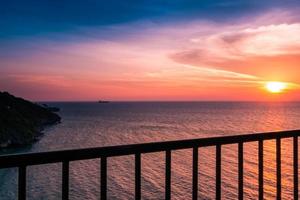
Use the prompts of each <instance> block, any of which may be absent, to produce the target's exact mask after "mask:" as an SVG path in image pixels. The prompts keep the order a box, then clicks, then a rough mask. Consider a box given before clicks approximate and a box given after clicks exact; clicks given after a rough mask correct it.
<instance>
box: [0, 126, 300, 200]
mask: <svg viewBox="0 0 300 200" xmlns="http://www.w3.org/2000/svg"><path fill="white" fill-rule="evenodd" d="M299 135H300V130H294V131H283V132H270V133H257V134H247V135H234V136H224V137H212V138H200V139H190V140H179V141H167V142H154V143H144V144H132V145H121V146H108V147H99V148H87V149H75V150H64V151H52V152H41V153H26V154H14V155H4V156H0V169H1V168H11V167H18V198H19V199H20V200H25V199H26V167H27V166H31V165H39V164H48V163H62V199H68V198H69V162H70V161H76V160H86V159H95V158H100V159H101V160H100V165H101V181H100V182H101V184H100V185H101V194H100V196H101V199H102V200H105V199H107V158H109V157H114V156H125V155H135V199H141V154H145V153H154V152H165V156H166V157H165V199H171V167H172V166H171V158H172V151H174V150H179V149H193V164H192V170H193V172H192V176H193V177H192V192H193V194H192V197H193V199H197V198H198V149H199V148H200V147H208V146H216V169H215V170H216V178H215V180H216V182H215V184H216V193H215V195H216V196H215V198H216V199H218V200H219V199H221V178H222V177H221V167H222V163H221V156H222V145H226V144H238V198H239V199H243V194H244V190H243V189H244V186H243V185H244V170H243V169H244V156H243V154H244V143H247V142H255V141H257V142H258V185H259V191H258V193H259V199H261V200H262V199H264V189H263V188H264V187H263V186H264V175H263V173H264V170H263V168H264V165H263V162H264V157H263V151H264V149H263V148H264V147H263V144H264V141H265V140H272V139H275V140H276V174H277V176H276V182H277V193H276V194H277V199H281V139H282V138H293V177H294V183H293V184H294V191H293V194H294V199H298V136H299Z"/></svg>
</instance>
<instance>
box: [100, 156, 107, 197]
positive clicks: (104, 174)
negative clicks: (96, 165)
mask: <svg viewBox="0 0 300 200" xmlns="http://www.w3.org/2000/svg"><path fill="white" fill-rule="evenodd" d="M106 199H107V158H106V157H102V158H101V200H106Z"/></svg>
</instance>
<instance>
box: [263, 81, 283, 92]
mask: <svg viewBox="0 0 300 200" xmlns="http://www.w3.org/2000/svg"><path fill="white" fill-rule="evenodd" d="M265 87H266V89H267V90H268V91H269V92H271V93H281V92H283V91H284V90H285V89H286V88H287V84H286V83H283V82H275V81H272V82H267V83H266V86H265Z"/></svg>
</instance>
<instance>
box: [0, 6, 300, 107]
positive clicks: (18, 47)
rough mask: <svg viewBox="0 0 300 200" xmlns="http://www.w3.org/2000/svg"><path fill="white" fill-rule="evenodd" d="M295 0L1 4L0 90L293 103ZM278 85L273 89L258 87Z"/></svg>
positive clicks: (297, 81) (297, 32)
mask: <svg viewBox="0 0 300 200" xmlns="http://www.w3.org/2000/svg"><path fill="white" fill-rule="evenodd" d="M299 13H300V2H299V1H298V0H285V1H282V0H261V1H254V0H214V1H212V0H169V1H167V0H165V1H161V0H151V1H150V0H149V1H142V0H123V1H115V0H109V1H96V0H85V1H71V0H62V1H56V0H48V1H45V0H39V1H37V0H26V1H23V0H20V1H16V0H10V1H6V2H5V3H4V2H2V3H1V7H0V91H8V92H10V93H12V94H14V95H16V96H21V97H24V98H28V99H31V100H34V101H45V100H55V101H91V100H98V99H105V100H113V101H128V100H130V101H138V100H142V101H144V100H147V101H148V100H149V101H151V100H166V101H169V100H172V101H177V100H179V101H182V100H186V101H207V100H213V101H221V100H226V101H240V100H242V101H268V100H283V101H293V100H295V101H300V14H299ZM270 81H280V82H284V83H285V85H286V88H285V89H284V91H282V92H280V93H272V92H270V91H268V90H267V89H266V84H267V83H268V82H270Z"/></svg>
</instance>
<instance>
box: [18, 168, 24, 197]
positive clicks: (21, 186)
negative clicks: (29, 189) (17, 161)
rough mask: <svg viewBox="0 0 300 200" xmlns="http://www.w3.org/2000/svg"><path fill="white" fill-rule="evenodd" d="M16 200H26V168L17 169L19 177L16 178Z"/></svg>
mask: <svg viewBox="0 0 300 200" xmlns="http://www.w3.org/2000/svg"><path fill="white" fill-rule="evenodd" d="M18 182H19V183H18V184H19V185H18V199H19V200H25V199H26V166H20V167H19V177H18Z"/></svg>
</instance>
